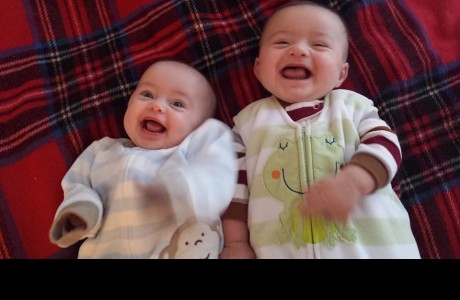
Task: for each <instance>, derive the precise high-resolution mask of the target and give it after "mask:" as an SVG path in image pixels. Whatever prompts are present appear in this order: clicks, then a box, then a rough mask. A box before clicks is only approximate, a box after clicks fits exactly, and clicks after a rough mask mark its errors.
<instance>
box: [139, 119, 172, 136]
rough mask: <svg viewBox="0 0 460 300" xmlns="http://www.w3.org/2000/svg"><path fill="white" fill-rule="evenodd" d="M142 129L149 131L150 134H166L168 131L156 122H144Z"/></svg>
mask: <svg viewBox="0 0 460 300" xmlns="http://www.w3.org/2000/svg"><path fill="white" fill-rule="evenodd" d="M142 127H143V128H144V129H145V130H147V131H150V132H154V133H161V132H165V131H166V128H165V127H164V126H163V125H161V124H160V123H158V122H156V121H154V120H144V121H142Z"/></svg>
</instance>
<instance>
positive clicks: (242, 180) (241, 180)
mask: <svg viewBox="0 0 460 300" xmlns="http://www.w3.org/2000/svg"><path fill="white" fill-rule="evenodd" d="M238 184H244V185H247V184H248V176H247V173H246V170H239V171H238Z"/></svg>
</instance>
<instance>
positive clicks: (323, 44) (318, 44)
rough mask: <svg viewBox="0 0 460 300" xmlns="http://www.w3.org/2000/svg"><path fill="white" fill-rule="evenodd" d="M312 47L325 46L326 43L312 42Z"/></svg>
mask: <svg viewBox="0 0 460 300" xmlns="http://www.w3.org/2000/svg"><path fill="white" fill-rule="evenodd" d="M313 46H314V47H318V48H327V47H328V46H327V44H325V43H314V44H313Z"/></svg>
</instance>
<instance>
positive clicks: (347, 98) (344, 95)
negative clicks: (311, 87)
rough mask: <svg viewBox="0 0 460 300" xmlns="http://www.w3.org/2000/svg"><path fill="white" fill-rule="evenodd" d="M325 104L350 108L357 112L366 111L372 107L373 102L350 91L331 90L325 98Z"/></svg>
mask: <svg viewBox="0 0 460 300" xmlns="http://www.w3.org/2000/svg"><path fill="white" fill-rule="evenodd" d="M325 102H326V103H325V104H326V105H330V106H336V105H345V106H347V107H352V108H354V109H357V110H362V109H366V108H368V107H369V106H373V105H374V102H373V101H372V100H371V99H369V98H367V97H366V96H364V95H362V94H360V93H357V92H354V91H351V90H344V89H336V90H332V91H331V92H330V93H329V94H328V95H327V96H326V97H325Z"/></svg>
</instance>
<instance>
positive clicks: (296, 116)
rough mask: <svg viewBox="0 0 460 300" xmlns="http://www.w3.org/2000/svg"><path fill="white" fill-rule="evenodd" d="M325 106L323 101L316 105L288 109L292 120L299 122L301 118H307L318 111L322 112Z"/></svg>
mask: <svg viewBox="0 0 460 300" xmlns="http://www.w3.org/2000/svg"><path fill="white" fill-rule="evenodd" d="M323 107H324V103H323V102H321V103H319V104H318V105H315V106H313V107H311V106H310V107H301V108H298V109H294V110H291V111H286V112H287V114H288V115H289V117H290V118H291V119H292V121H294V122H297V121H298V120H300V119H303V118H307V117H309V116H311V115H314V114H316V113H317V112H320V111H321V110H322V109H323Z"/></svg>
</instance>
